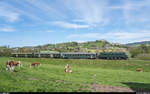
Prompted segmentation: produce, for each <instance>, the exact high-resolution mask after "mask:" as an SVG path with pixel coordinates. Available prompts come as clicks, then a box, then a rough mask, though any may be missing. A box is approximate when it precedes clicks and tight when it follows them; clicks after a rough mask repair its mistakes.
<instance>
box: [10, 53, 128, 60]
mask: <svg viewBox="0 0 150 94" xmlns="http://www.w3.org/2000/svg"><path fill="white" fill-rule="evenodd" d="M12 57H22V58H23V57H25V58H61V59H107V60H127V59H128V56H127V55H126V53H125V52H102V53H84V52H47V53H40V52H39V53H37V52H36V53H12Z"/></svg>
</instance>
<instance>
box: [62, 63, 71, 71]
mask: <svg viewBox="0 0 150 94" xmlns="http://www.w3.org/2000/svg"><path fill="white" fill-rule="evenodd" d="M64 71H65V72H69V73H72V70H71V69H70V66H69V65H68V64H67V65H66V66H65V70H64Z"/></svg>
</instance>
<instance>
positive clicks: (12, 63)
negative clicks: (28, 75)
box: [6, 61, 40, 72]
mask: <svg viewBox="0 0 150 94" xmlns="http://www.w3.org/2000/svg"><path fill="white" fill-rule="evenodd" d="M17 66H18V67H19V68H20V67H22V63H21V62H20V61H7V62H6V71H11V72H13V71H14V69H15V67H17ZM35 66H37V67H38V66H40V63H38V62H33V63H32V64H31V65H30V68H31V67H35Z"/></svg>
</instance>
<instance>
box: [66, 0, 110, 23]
mask: <svg viewBox="0 0 150 94" xmlns="http://www.w3.org/2000/svg"><path fill="white" fill-rule="evenodd" d="M106 3H107V2H103V1H102V0H101V1H96V0H68V1H67V0H66V1H65V5H66V6H67V7H68V8H69V9H70V10H71V11H72V13H74V14H75V15H76V16H77V18H78V19H80V21H84V22H86V23H88V24H95V23H97V24H98V23H100V24H103V23H105V21H106V22H108V19H107V20H106V18H105V16H104V14H105V11H106V10H105V8H104V6H105V5H106Z"/></svg>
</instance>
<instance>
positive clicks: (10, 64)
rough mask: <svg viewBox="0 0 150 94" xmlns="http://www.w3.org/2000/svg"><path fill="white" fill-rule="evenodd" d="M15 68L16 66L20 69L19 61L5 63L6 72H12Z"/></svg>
mask: <svg viewBox="0 0 150 94" xmlns="http://www.w3.org/2000/svg"><path fill="white" fill-rule="evenodd" d="M15 66H18V67H19V68H20V67H21V62H20V61H18V62H17V61H7V62H6V70H9V71H14V69H15Z"/></svg>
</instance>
